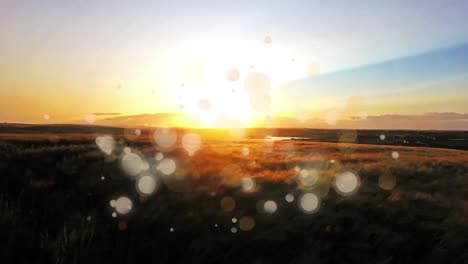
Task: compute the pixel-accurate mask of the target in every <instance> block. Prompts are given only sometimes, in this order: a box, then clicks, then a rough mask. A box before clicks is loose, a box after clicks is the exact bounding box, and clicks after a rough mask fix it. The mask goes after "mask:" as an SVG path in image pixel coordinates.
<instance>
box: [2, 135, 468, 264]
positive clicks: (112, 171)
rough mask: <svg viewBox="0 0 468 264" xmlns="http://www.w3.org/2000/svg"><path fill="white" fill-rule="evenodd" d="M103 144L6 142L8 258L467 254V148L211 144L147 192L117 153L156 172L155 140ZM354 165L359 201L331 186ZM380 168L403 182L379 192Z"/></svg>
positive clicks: (312, 258)
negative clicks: (111, 147) (303, 202)
mask: <svg viewBox="0 0 468 264" xmlns="http://www.w3.org/2000/svg"><path fill="white" fill-rule="evenodd" d="M50 138H53V140H50ZM94 139H95V136H94V135H83V136H80V135H74V136H70V135H67V136H66V137H61V136H57V135H55V136H52V137H51V136H50V135H46V136H45V137H44V136H43V137H39V136H35V137H34V138H32V139H29V138H28V136H23V137H10V138H4V140H3V142H1V143H0V175H1V177H0V239H1V240H2V243H4V245H5V246H3V247H1V250H0V252H1V256H0V257H1V258H0V259H5V260H6V261H5V262H3V261H2V262H3V263H143V262H144V263H153V262H158V263H181V262H185V263H220V262H224V263H314V262H315V263H426V264H427V263H466V262H467V261H468V253H467V252H466V248H467V247H468V222H467V221H468V206H467V204H468V180H467V177H468V165H467V164H468V155H467V152H466V151H460V150H450V149H433V148H423V147H417V148H416V147H401V146H389V145H381V146H377V145H357V144H344V143H343V144H337V143H327V142H310V141H282V142H274V143H273V144H266V143H265V142H264V141H263V140H239V141H217V140H206V141H204V142H203V145H202V148H201V149H200V150H199V151H198V152H197V153H196V154H195V155H194V156H188V155H187V154H186V152H185V151H184V150H183V149H182V148H174V149H172V150H171V151H170V152H167V153H164V155H165V156H166V157H170V158H172V159H174V160H175V161H176V165H177V171H176V174H175V176H176V177H174V178H171V179H170V180H166V182H165V184H164V185H163V186H162V188H160V189H159V191H158V192H157V193H156V194H155V195H153V196H151V197H149V198H142V197H140V196H139V194H138V192H137V191H136V189H135V181H134V180H133V179H131V178H129V177H128V176H126V175H125V174H124V173H123V171H122V169H121V167H120V156H121V155H122V153H123V148H124V147H125V146H129V147H131V148H132V151H134V152H136V153H139V154H140V155H141V156H143V157H145V158H146V159H147V160H148V163H149V164H150V172H152V173H153V174H157V173H156V170H155V166H157V161H156V160H155V159H154V156H155V154H156V152H157V150H156V148H155V146H154V145H153V144H152V143H151V141H149V140H147V138H143V139H136V138H128V137H116V140H117V146H116V149H115V151H114V152H113V154H112V155H106V154H104V153H102V152H101V151H100V150H99V148H98V147H97V146H96V143H95V141H94ZM244 147H247V148H248V149H249V154H248V155H247V156H245V155H243V154H242V149H243V148H244ZM393 152H397V153H398V154H399V156H398V158H397V159H394V158H392V153H393ZM332 160H333V161H332ZM296 167H300V168H314V169H317V170H318V171H319V178H320V180H319V184H317V185H315V186H314V187H313V188H306V187H304V186H301V185H299V184H298V181H297V171H296ZM345 170H351V171H354V172H355V173H356V174H357V175H359V177H360V180H361V186H360V188H359V190H358V192H357V193H355V194H354V195H351V196H342V195H340V194H339V193H337V192H336V191H335V189H334V188H333V181H334V179H335V177H336V175H337V174H339V173H340V172H342V171H345ZM382 175H391V176H392V177H394V178H395V179H396V186H395V187H394V188H390V189H388V190H385V189H382V188H381V187H380V186H379V178H380V177H381V176H382ZM244 177H249V178H253V179H254V180H255V181H256V188H255V190H254V191H251V192H243V191H242V190H241V189H240V187H239V184H240V180H241V179H242V178H244ZM103 179H104V180H103ZM174 179H175V180H174ZM304 191H308V192H314V193H316V194H317V195H319V196H320V197H321V198H322V200H321V207H320V209H319V210H318V211H317V212H316V213H314V214H310V215H309V214H305V213H303V212H302V211H301V210H300V209H299V208H298V205H297V201H298V200H299V197H300V195H301V194H302V193H303V192H304ZM288 193H292V194H294V195H295V198H296V200H295V201H294V202H293V203H288V202H286V201H285V199H284V197H285V195H286V194H288ZM120 196H127V197H129V198H130V199H131V200H132V201H133V205H134V206H133V209H132V210H131V212H130V213H129V214H127V215H119V216H117V217H116V218H113V217H112V216H111V214H112V212H113V208H112V207H111V206H110V205H109V201H111V200H112V199H116V198H118V197H120ZM225 197H232V198H233V199H234V200H235V209H234V210H232V211H225V210H223V208H222V207H221V205H220V202H221V200H222V199H223V198H225ZM265 200H274V201H276V203H277V206H278V210H277V211H276V212H275V213H273V214H271V215H270V214H265V213H262V210H258V208H257V207H258V204H259V201H265ZM244 216H249V217H252V218H253V219H254V221H255V227H254V228H253V229H252V230H250V231H242V230H239V223H238V222H237V223H233V222H232V218H237V219H241V218H242V217H244ZM215 225H217V226H216V227H215ZM123 227H125V228H123ZM232 227H236V228H237V233H235V234H233V233H231V228H232ZM170 228H174V231H173V232H171V231H170ZM123 229H125V230H123Z"/></svg>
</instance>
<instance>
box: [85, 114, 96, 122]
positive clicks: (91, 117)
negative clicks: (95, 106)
mask: <svg viewBox="0 0 468 264" xmlns="http://www.w3.org/2000/svg"><path fill="white" fill-rule="evenodd" d="M85 121H86V122H87V123H88V124H92V123H94V121H96V116H95V115H94V114H87V115H85Z"/></svg>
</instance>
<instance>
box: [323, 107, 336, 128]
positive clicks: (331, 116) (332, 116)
mask: <svg viewBox="0 0 468 264" xmlns="http://www.w3.org/2000/svg"><path fill="white" fill-rule="evenodd" d="M339 120H340V112H338V111H337V110H335V109H332V110H329V111H327V112H326V113H325V123H327V124H329V125H331V126H334V125H336V124H337V123H338V121H339Z"/></svg>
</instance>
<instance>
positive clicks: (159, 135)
mask: <svg viewBox="0 0 468 264" xmlns="http://www.w3.org/2000/svg"><path fill="white" fill-rule="evenodd" d="M153 138H154V141H155V142H156V144H157V145H158V146H159V147H161V148H163V149H168V148H171V147H172V146H173V145H174V144H175V143H176V141H177V132H176V131H175V130H172V129H171V128H167V127H162V128H158V129H156V131H154V134H153Z"/></svg>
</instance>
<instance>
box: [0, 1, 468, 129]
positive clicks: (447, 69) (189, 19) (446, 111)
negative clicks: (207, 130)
mask: <svg viewBox="0 0 468 264" xmlns="http://www.w3.org/2000/svg"><path fill="white" fill-rule="evenodd" d="M467 11H468V3H467V2H466V1H463V0H459V1H451V0H438V1H436V0H425V1H419V0H415V1H400V0H393V1H367V0H363V1H344V0H343V1H312V0H307V1H288V2H287V4H286V2H285V1H272V0H269V1H243V0H241V1H179V0H175V1H156V0H152V1H120V0H116V1H81V0H75V1H65V0H61V1H50V0H44V1H22V0H2V1H0V121H2V122H17V123H95V124H110V125H154V126H159V125H170V126H197V127H219V126H274V127H326V128H335V127H345V128H409V129H468V122H467V121H468V119H467V118H466V114H468V107H466V105H468V95H467V94H468V86H467V85H468V44H467V43H468V31H466V27H467V26H468V20H467V19H466V12H467ZM389 117H392V118H389ZM408 120H409V121H408ZM414 120H419V121H418V122H414Z"/></svg>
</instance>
